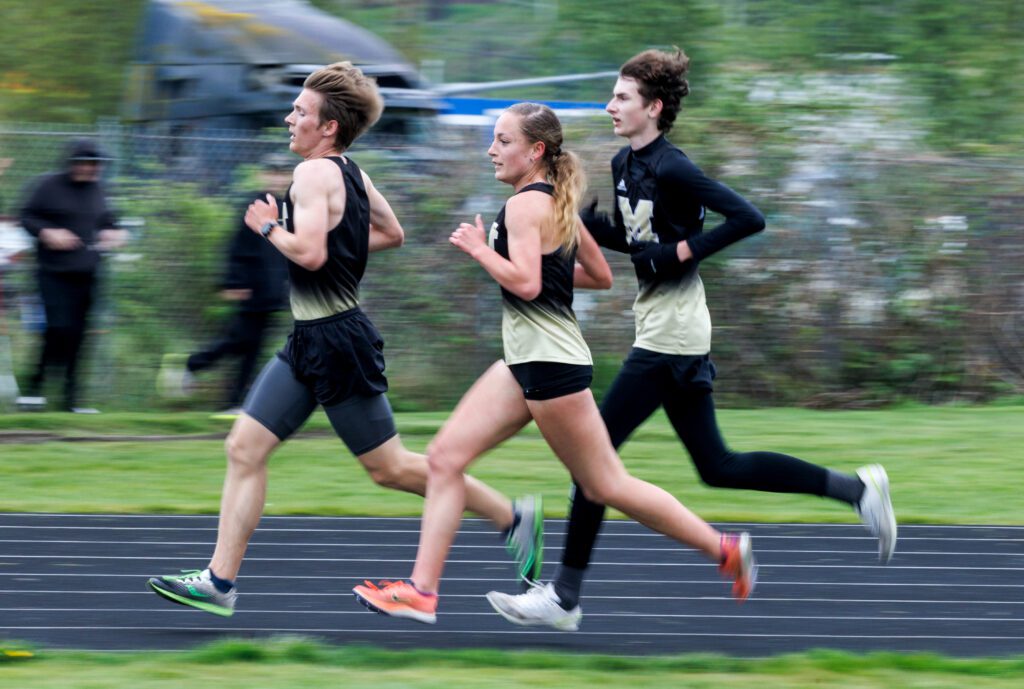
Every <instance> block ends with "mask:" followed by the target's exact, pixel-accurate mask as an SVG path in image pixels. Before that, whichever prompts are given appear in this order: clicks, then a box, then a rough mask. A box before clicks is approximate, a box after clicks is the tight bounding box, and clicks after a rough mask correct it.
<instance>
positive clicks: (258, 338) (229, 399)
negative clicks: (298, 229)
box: [160, 153, 295, 418]
mask: <svg viewBox="0 0 1024 689" xmlns="http://www.w3.org/2000/svg"><path fill="white" fill-rule="evenodd" d="M294 167H295V163H294V160H293V159H292V158H291V156H289V155H288V154H286V153H273V154H270V155H267V156H264V158H263V159H262V160H261V161H260V167H259V170H258V171H257V173H256V177H257V182H258V183H259V186H260V191H258V192H255V193H252V194H248V195H247V196H246V197H245V203H244V206H242V208H241V209H240V212H239V214H238V215H239V221H238V227H237V229H236V231H235V233H234V234H233V235H232V237H231V242H230V245H229V247H228V260H227V271H226V273H225V276H224V281H223V284H222V288H223V289H222V291H221V296H222V297H223V298H224V299H226V300H228V301H231V302H233V303H234V304H235V310H234V314H233V315H232V317H231V320H230V321H229V322H228V324H227V327H226V328H225V330H224V332H223V333H222V334H221V337H220V338H219V339H218V340H217V341H215V342H213V343H212V344H210V345H209V346H208V347H207V348H205V349H203V350H201V351H198V352H195V353H193V354H192V355H190V356H189V357H188V358H187V359H185V357H183V356H182V355H180V354H167V355H165V356H164V362H163V366H162V368H161V371H160V387H161V389H162V390H163V391H164V393H165V394H168V395H170V396H183V395H186V394H188V393H189V392H190V391H191V390H192V388H193V387H194V385H195V374H196V373H198V372H199V371H203V370H205V369H207V368H210V367H211V366H213V365H215V364H216V363H217V362H218V361H220V360H221V359H222V358H224V357H225V356H229V355H231V356H236V357H238V359H239V362H238V370H237V372H236V374H235V375H234V376H233V377H232V378H231V382H230V383H229V385H228V389H227V394H226V397H225V399H224V411H222V412H220V413H219V414H216V415H215V416H216V417H218V418H233V417H237V416H238V414H239V413H241V406H242V401H243V400H244V399H245V393H246V391H247V390H248V389H249V384H250V383H251V382H252V378H253V373H254V371H255V370H256V362H257V360H258V358H259V355H260V352H261V350H262V347H263V342H264V339H265V337H264V336H265V335H266V332H267V329H268V328H269V327H270V326H271V325H272V323H273V319H274V313H275V312H277V311H281V310H284V309H287V308H288V259H286V258H285V257H284V254H282V253H281V252H280V251H278V250H277V248H276V247H275V246H274V245H273V244H271V243H270V242H268V241H266V240H265V239H264V238H263V237H261V236H260V235H258V234H256V233H255V232H253V231H252V230H250V229H249V227H248V226H247V225H246V224H245V217H244V216H245V211H246V209H248V207H249V204H250V203H252V202H253V201H254V200H262V199H265V198H266V196H267V194H272V195H273V196H274V197H275V199H281V198H283V194H284V192H285V191H286V190H287V188H288V184H289V183H290V182H291V179H292V169H293V168H294ZM183 359H185V360H184V363H182V360H183Z"/></svg>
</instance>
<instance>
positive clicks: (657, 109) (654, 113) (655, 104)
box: [647, 98, 665, 120]
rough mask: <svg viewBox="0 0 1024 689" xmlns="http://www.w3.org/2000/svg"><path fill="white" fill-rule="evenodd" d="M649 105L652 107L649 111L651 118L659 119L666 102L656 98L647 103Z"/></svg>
mask: <svg viewBox="0 0 1024 689" xmlns="http://www.w3.org/2000/svg"><path fill="white" fill-rule="evenodd" d="M647 107H648V108H650V109H649V110H648V111H647V114H648V115H649V116H650V118H651V119H653V120H657V119H659V118H660V117H661V111H662V110H663V109H664V108H665V104H664V103H662V102H661V99H660V98H655V99H654V100H652V101H651V102H650V103H648V104H647Z"/></svg>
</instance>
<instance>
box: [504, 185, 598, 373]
mask: <svg viewBox="0 0 1024 689" xmlns="http://www.w3.org/2000/svg"><path fill="white" fill-rule="evenodd" d="M524 191H542V192H544V193H545V194H549V195H550V194H554V191H555V188H554V187H553V186H552V185H550V184H547V183H546V182H536V183H534V184H528V185H526V186H525V187H523V188H522V189H520V190H519V191H518V192H516V193H518V194H521V193H523V192H524ZM488 244H490V246H491V248H492V249H494V250H495V251H496V252H497V253H498V255H500V256H501V257H502V258H505V259H506V260H508V258H509V254H508V229H507V228H506V227H505V207H504V206H502V207H501V210H500V211H499V212H498V217H497V218H495V220H494V224H493V225H492V226H491V232H490V235H489V237H488ZM575 266H576V248H575V247H573V248H572V249H569V250H566V249H565V248H564V247H558V248H557V249H555V250H554V251H552V252H551V253H548V254H543V255H542V256H541V263H540V273H541V289H540V294H538V295H537V297H536V298H534V299H533V300H532V301H526V300H525V299H523V298H522V297H518V296H516V295H515V294H513V293H511V292H509V291H508V290H506V289H505V288H504V287H502V288H501V301H502V318H501V337H502V343H503V344H504V347H505V363H508V364H521V363H527V362H530V361H553V362H559V363H566V364H590V363H591V358H590V350H589V349H588V348H587V343H586V342H585V341H584V340H583V335H582V333H581V332H580V326H579V323H577V322H576V314H575V313H574V312H573V310H572V295H573V292H572V279H573V272H574V270H575Z"/></svg>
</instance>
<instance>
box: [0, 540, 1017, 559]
mask: <svg viewBox="0 0 1024 689" xmlns="http://www.w3.org/2000/svg"><path fill="white" fill-rule="evenodd" d="M870 540H871V541H874V540H875V539H874V538H871V539H870ZM0 543H22V544H31V545H42V544H47V545H48V544H51V543H52V544H54V545H137V546H185V547H197V548H200V547H202V548H205V547H210V545H211V543H210V542H209V541H93V540H77V539H61V540H58V539H45V540H32V539H24V538H11V539H0ZM407 546H415V543H412V542H410V543H408V544H395V543H321V542H303V541H290V542H276V541H258V540H254V541H252V542H250V543H249V547H250V548H257V547H265V548H270V547H274V548H404V547H407ZM451 547H452V548H453V549H459V548H461V549H482V550H504V549H505V546H504V544H502V543H491V544H485V545H475V544H470V543H456V544H454V545H452V546H451ZM544 550H546V551H559V550H561V546H559V545H550V546H547V547H545V548H544ZM600 551H601V552H624V553H637V552H640V553H679V552H690V551H689V549H687V548H686V547H684V546H675V547H668V548H620V547H615V546H602V547H601V548H600ZM864 552H865V551H863V550H783V549H777V548H756V549H755V553H756V554H757V555H761V554H764V553H778V554H783V555H792V554H796V555H799V554H805V555H863V554H864ZM899 555H900V557H903V556H905V555H906V556H911V555H936V556H954V557H970V556H980V557H1021V556H1024V550H1021V551H1020V552H1012V551H1009V552H1008V551H1005V550H1004V551H1001V552H953V551H939V550H911V551H903V550H901V551H900V552H899Z"/></svg>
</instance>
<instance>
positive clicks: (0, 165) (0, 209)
mask: <svg viewBox="0 0 1024 689" xmlns="http://www.w3.org/2000/svg"><path fill="white" fill-rule="evenodd" d="M13 162H14V159H13V158H0V177H3V176H4V172H6V171H7V168H9V167H10V166H11V163H13ZM4 210H6V209H5V208H4V197H3V196H0V215H3V214H4Z"/></svg>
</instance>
